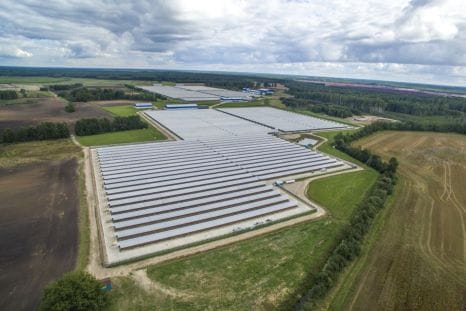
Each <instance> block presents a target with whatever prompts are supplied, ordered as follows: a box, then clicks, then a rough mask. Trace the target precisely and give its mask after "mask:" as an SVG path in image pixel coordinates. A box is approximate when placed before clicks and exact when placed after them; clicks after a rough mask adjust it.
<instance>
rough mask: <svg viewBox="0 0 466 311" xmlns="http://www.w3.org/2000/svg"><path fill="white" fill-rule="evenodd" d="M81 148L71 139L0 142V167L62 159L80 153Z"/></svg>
mask: <svg viewBox="0 0 466 311" xmlns="http://www.w3.org/2000/svg"><path fill="white" fill-rule="evenodd" d="M80 152H81V148H79V147H78V146H76V145H75V144H73V142H72V141H71V139H69V138H67V139H57V140H42V141H32V142H24V143H17V144H0V167H2V168H7V167H13V166H16V165H23V164H30V163H37V162H44V161H52V160H64V159H69V158H71V157H74V156H78V157H79V155H80Z"/></svg>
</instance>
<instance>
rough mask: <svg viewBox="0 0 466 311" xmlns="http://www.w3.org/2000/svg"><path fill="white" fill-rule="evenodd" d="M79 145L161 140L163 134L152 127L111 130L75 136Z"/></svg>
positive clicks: (163, 137)
mask: <svg viewBox="0 0 466 311" xmlns="http://www.w3.org/2000/svg"><path fill="white" fill-rule="evenodd" d="M76 138H77V140H78V141H79V143H80V144H81V145H84V146H103V145H113V144H125V143H134V142H143V141H153V140H163V139H165V136H164V135H163V134H162V133H160V132H159V131H157V130H156V129H155V128H153V127H149V128H147V129H140V130H130V131H122V132H112V133H105V134H97V135H89V136H76Z"/></svg>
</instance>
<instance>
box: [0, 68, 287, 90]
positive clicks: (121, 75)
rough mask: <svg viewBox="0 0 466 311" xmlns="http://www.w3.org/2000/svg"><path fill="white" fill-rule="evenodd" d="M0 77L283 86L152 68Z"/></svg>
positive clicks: (253, 78)
mask: <svg viewBox="0 0 466 311" xmlns="http://www.w3.org/2000/svg"><path fill="white" fill-rule="evenodd" d="M0 76H15V77H18V76H19V77H38V76H46V77H53V78H62V77H73V78H92V79H105V80H139V81H159V82H160V81H169V82H177V83H205V85H207V86H212V87H223V88H227V89H232V90H240V89H241V88H243V87H250V88H252V87H254V86H255V85H256V83H257V82H259V83H261V84H264V85H269V83H272V84H273V83H284V82H285V80H284V79H282V78H275V77H272V76H267V75H257V74H231V73H230V74H223V73H207V72H192V71H185V72H183V71H178V70H173V71H170V70H155V69H100V68H34V67H0Z"/></svg>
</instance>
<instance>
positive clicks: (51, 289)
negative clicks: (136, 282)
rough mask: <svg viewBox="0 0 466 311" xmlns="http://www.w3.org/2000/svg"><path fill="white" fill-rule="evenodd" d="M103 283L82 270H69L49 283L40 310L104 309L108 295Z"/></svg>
mask: <svg viewBox="0 0 466 311" xmlns="http://www.w3.org/2000/svg"><path fill="white" fill-rule="evenodd" d="M101 288H102V284H101V283H100V282H99V281H98V280H96V279H95V278H94V277H93V276H92V275H90V274H89V273H86V272H82V271H76V272H69V273H66V274H65V275H63V277H61V278H60V279H58V280H57V281H54V282H52V283H51V284H50V285H48V286H47V287H46V288H45V290H44V294H43V296H42V301H41V304H40V308H39V309H40V310H47V311H54V310H57V311H58V310H60V311H62V310H76V311H80V310H83V311H84V310H86V311H88V310H102V309H104V308H105V307H106V305H107V304H108V296H107V294H106V293H105V292H104V291H103V290H102V289H101Z"/></svg>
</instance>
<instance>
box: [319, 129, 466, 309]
mask: <svg viewBox="0 0 466 311" xmlns="http://www.w3.org/2000/svg"><path fill="white" fill-rule="evenodd" d="M358 145H361V146H363V147H367V148H369V149H370V150H373V151H375V152H377V153H379V154H381V155H383V156H385V157H390V156H396V157H397V158H398V160H399V161H400V168H399V175H400V180H399V184H398V186H397V189H396V196H395V197H394V199H393V201H392V204H391V205H390V206H389V207H388V208H387V211H386V215H385V216H384V219H379V222H378V223H377V226H376V227H377V228H376V230H375V231H376V232H377V238H376V241H375V243H372V244H371V245H372V246H371V247H370V248H369V249H368V250H366V253H367V254H366V255H365V256H362V257H361V258H360V259H359V260H358V261H357V262H356V263H355V264H354V265H353V266H352V267H351V268H350V271H349V272H348V273H347V275H346V276H345V278H344V280H342V282H341V285H340V286H339V289H338V290H337V291H336V293H335V294H334V296H333V297H332V298H331V299H330V300H329V301H328V305H329V307H330V308H331V309H354V310H369V309H372V310H373V309H378V310H393V309H409V310H464V308H465V305H466V301H465V300H464V299H465V297H466V281H465V280H466V245H465V241H466V239H465V237H466V232H465V225H466V223H465V220H466V212H465V206H466V196H465V192H464V184H465V182H466V180H465V177H466V156H465V154H466V153H465V150H466V138H465V137H464V136H460V135H454V134H436V133H414V132H383V133H378V134H375V135H372V136H370V137H368V138H365V139H363V140H361V141H360V142H358ZM366 248H367V247H366Z"/></svg>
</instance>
